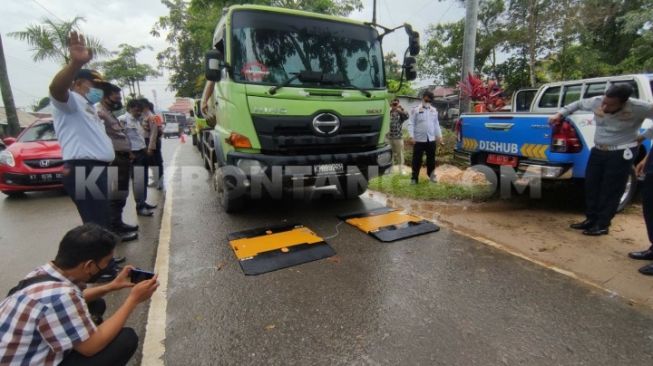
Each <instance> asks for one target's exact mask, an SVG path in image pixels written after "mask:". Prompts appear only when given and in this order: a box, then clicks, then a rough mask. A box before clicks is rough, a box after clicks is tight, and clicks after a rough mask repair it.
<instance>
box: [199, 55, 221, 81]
mask: <svg viewBox="0 0 653 366" xmlns="http://www.w3.org/2000/svg"><path fill="white" fill-rule="evenodd" d="M223 67H224V60H223V57H222V53H221V52H220V51H217V50H211V51H209V52H207V53H206V62H205V67H204V73H205V76H206V80H209V81H216V82H217V81H220V79H221V78H222V68H223Z"/></svg>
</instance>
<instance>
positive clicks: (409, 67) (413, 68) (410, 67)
mask: <svg viewBox="0 0 653 366" xmlns="http://www.w3.org/2000/svg"><path fill="white" fill-rule="evenodd" d="M403 67H404V70H405V72H406V80H408V81H413V80H415V79H417V59H415V57H412V56H408V57H406V58H405V59H404V66H403Z"/></svg>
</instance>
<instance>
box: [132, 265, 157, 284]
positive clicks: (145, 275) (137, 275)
mask: <svg viewBox="0 0 653 366" xmlns="http://www.w3.org/2000/svg"><path fill="white" fill-rule="evenodd" d="M153 277H154V273H152V272H148V271H144V270H142V269H138V268H134V269H132V270H131V271H129V280H130V281H131V282H132V283H139V282H142V281H145V280H150V279H152V278H153Z"/></svg>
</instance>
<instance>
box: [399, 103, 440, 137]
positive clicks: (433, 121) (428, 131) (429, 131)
mask: <svg viewBox="0 0 653 366" xmlns="http://www.w3.org/2000/svg"><path fill="white" fill-rule="evenodd" d="M406 130H408V134H409V135H410V137H411V138H412V139H413V140H415V141H416V142H427V141H435V140H436V138H439V137H442V130H440V122H439V121H438V110H437V109H435V107H433V106H431V105H429V106H428V107H424V105H423V104H420V105H419V106H417V107H414V108H413V109H412V110H411V111H410V118H409V119H408V123H407V124H406Z"/></svg>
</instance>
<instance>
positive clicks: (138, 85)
mask: <svg viewBox="0 0 653 366" xmlns="http://www.w3.org/2000/svg"><path fill="white" fill-rule="evenodd" d="M136 86H137V87H138V95H143V94H141V82H140V81H138V80H136Z"/></svg>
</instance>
